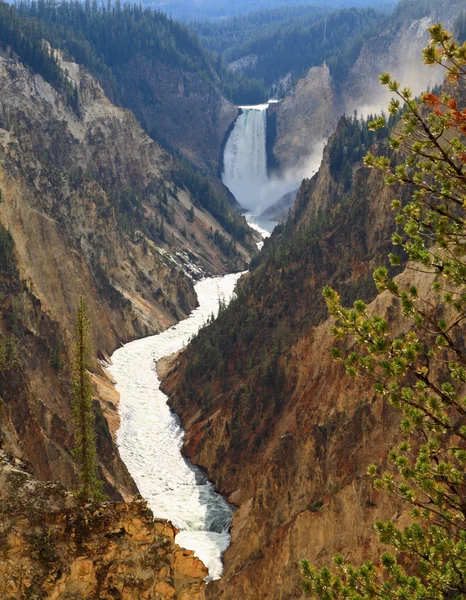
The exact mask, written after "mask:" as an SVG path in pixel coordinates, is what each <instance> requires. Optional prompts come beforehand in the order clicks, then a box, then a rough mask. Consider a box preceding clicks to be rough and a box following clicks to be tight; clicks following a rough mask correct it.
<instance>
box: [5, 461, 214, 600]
mask: <svg viewBox="0 0 466 600" xmlns="http://www.w3.org/2000/svg"><path fill="white" fill-rule="evenodd" d="M0 484H1V485H0V526H1V528H2V540H1V550H2V561H1V562H0V594H1V597H2V598H3V599H4V600H14V599H17V598H44V599H45V598H48V599H50V600H60V599H64V598H74V599H75V600H78V599H83V600H89V599H90V598H99V600H104V599H105V600H107V599H108V600H111V599H115V598H126V599H130V598H134V599H136V598H148V599H155V598H157V599H159V600H169V599H170V600H171V599H173V600H188V599H190V600H203V599H204V598H205V594H204V590H205V582H204V578H205V576H206V573H207V571H206V568H205V567H204V565H203V564H202V563H201V561H200V560H199V559H198V558H196V557H194V555H193V552H191V551H189V550H183V549H182V548H180V547H179V546H177V545H176V544H175V542H174V538H175V534H176V530H175V528H174V527H173V526H172V525H171V524H170V523H168V522H167V521H161V520H157V521H154V520H153V517H152V513H151V512H150V510H148V508H147V506H146V504H145V502H144V501H142V500H136V501H134V502H132V503H131V504H123V503H105V504H102V505H100V506H92V505H87V506H84V507H82V506H78V505H77V504H76V499H75V498H73V496H72V495H71V494H70V493H69V491H67V490H66V488H65V487H64V486H62V485H60V484H57V483H41V482H39V481H37V480H36V479H34V478H33V477H32V476H31V474H30V473H29V471H28V465H27V464H26V463H24V462H23V461H20V460H19V459H14V458H13V457H12V456H9V455H7V454H6V453H5V452H3V451H1V450H0Z"/></svg>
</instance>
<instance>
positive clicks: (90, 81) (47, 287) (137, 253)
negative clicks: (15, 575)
mask: <svg viewBox="0 0 466 600" xmlns="http://www.w3.org/2000/svg"><path fill="white" fill-rule="evenodd" d="M61 65H62V68H63V69H64V70H66V71H67V72H68V74H69V77H70V78H71V80H72V81H73V82H74V84H75V85H77V88H78V95H79V102H78V106H76V107H74V108H71V107H70V106H69V105H68V104H67V103H66V102H65V101H64V99H63V98H62V97H61V95H60V94H59V93H58V92H57V91H56V90H55V89H54V88H53V87H51V86H50V85H49V84H48V83H46V82H45V81H44V80H43V79H42V78H41V77H40V76H38V75H35V74H33V73H31V71H30V70H29V69H28V68H27V67H26V66H25V65H23V64H22V63H21V62H20V61H19V60H17V59H16V58H15V57H14V56H12V53H9V54H2V55H1V56H0V86H1V89H2V96H1V99H0V189H1V203H0V223H1V236H0V237H1V238H2V240H3V242H2V248H1V250H2V261H1V263H2V269H1V273H0V280H1V281H0V285H1V288H2V289H1V292H2V295H1V301H0V309H1V315H0V332H1V337H2V352H3V353H6V354H8V356H9V359H8V361H6V363H5V365H3V367H2V368H1V369H0V370H1V371H2V373H0V378H1V382H0V396H1V397H2V399H3V409H2V415H1V421H0V432H1V439H2V444H3V445H4V447H5V448H6V449H8V450H10V451H12V452H14V453H16V454H17V455H19V456H22V457H24V458H26V459H28V460H30V461H31V463H32V465H33V468H34V473H35V475H37V476H38V477H40V478H42V479H51V478H53V479H59V480H61V481H62V482H63V483H66V484H69V485H72V484H73V482H74V480H75V475H74V469H73V461H72V459H71V454H70V450H71V448H72V446H73V428H72V420H71V418H70V389H69V360H70V357H69V352H68V350H69V344H70V340H71V336H72V331H73V327H74V314H75V310H76V303H77V300H78V299H79V296H80V295H82V296H83V297H84V299H85V301H86V304H87V307H88V312H89V316H90V319H91V324H92V342H93V348H94V353H95V356H96V358H97V357H99V358H102V357H104V356H105V355H107V354H110V353H111V352H112V351H113V350H114V349H115V348H116V347H117V346H118V345H119V344H121V343H122V342H125V341H128V340H130V339H134V338H135V337H140V336H143V335H147V334H150V333H154V332H157V331H160V330H161V329H164V328H166V327H167V326H169V325H171V324H173V323H174V322H176V321H178V320H179V319H181V318H183V317H185V316H186V315H187V314H188V313H189V312H190V311H191V309H192V308H193V307H194V306H195V304H196V297H195V293H194V289H193V277H194V278H196V277H199V276H200V275H202V274H206V273H212V274H220V273H224V272H227V271H231V270H235V269H237V268H238V269H241V268H244V265H245V264H246V263H247V261H248V260H249V255H250V250H252V249H253V246H254V243H253V239H252V237H251V234H250V233H249V232H248V228H247V226H246V223H245V221H244V219H243V218H242V217H239V216H238V215H236V214H235V213H234V211H233V210H232V209H231V208H230V207H228V203H227V201H226V200H225V199H221V198H220V197H217V196H215V194H214V193H213V192H212V190H211V189H210V188H209V186H208V184H207V183H206V182H205V181H204V180H202V179H201V180H199V179H195V178H194V179H192V178H193V177H194V176H192V175H189V176H190V177H191V180H189V177H188V182H187V183H186V184H185V183H184V180H183V178H182V176H181V175H182V169H181V166H180V164H179V162H178V161H177V160H176V159H175V158H174V157H173V156H171V155H170V154H168V152H166V151H165V150H163V149H162V148H161V147H160V146H159V145H158V144H157V143H155V142H154V141H153V140H152V139H151V138H150V137H149V136H148V135H147V134H146V133H145V132H144V130H143V129H142V128H141V126H140V125H139V123H138V122H137V120H136V118H135V117H134V115H133V114H132V113H131V112H130V111H128V110H123V109H121V108H118V107H116V106H114V105H113V104H112V103H111V102H110V101H109V100H108V98H107V97H106V96H105V94H104V92H103V90H102V88H101V87H100V85H99V84H98V83H97V81H96V80H95V79H94V78H92V77H91V76H90V75H89V73H88V72H87V71H86V70H85V69H83V68H81V67H80V66H78V65H76V64H74V63H70V62H64V61H62V62H61ZM175 180H176V182H177V183H175ZM193 181H194V184H193ZM199 181H200V182H201V183H199ZM201 184H202V185H201ZM195 185H197V186H198V188H199V190H200V191H201V193H200V194H199V191H197V192H196V188H195ZM202 186H203V187H202ZM190 190H191V191H190ZM192 190H195V191H194V192H193V191H192ZM205 198H210V200H211V204H212V206H213V207H214V209H215V213H216V216H217V218H215V217H214V216H213V215H212V213H211V212H209V211H208V210H207V208H206V207H205ZM202 202H204V205H203V204H202ZM219 220H220V221H222V223H223V225H222V224H221V223H220V222H219ZM224 227H226V228H228V231H227V230H226V229H225V228H224ZM230 232H235V233H236V235H240V236H241V237H242V240H239V239H237V240H233V237H232V233H230ZM94 370H95V371H96V373H99V370H100V365H99V364H98V362H97V360H95V363H94ZM104 388H105V385H104ZM96 410H97V413H98V418H97V422H98V429H99V435H98V449H99V457H100V464H101V476H102V477H103V478H104V479H105V480H106V482H107V486H106V492H107V493H108V494H110V495H112V496H116V497H117V496H118V494H119V492H117V489H119V490H120V492H121V493H123V494H129V495H131V494H132V493H134V492H135V488H134V484H133V483H132V481H131V479H130V478H129V476H128V475H127V473H126V470H125V468H124V466H123V464H122V463H121V461H120V460H119V458H118V455H117V452H116V450H115V447H114V445H113V441H112V436H111V433H110V431H109V428H108V425H107V420H106V417H105V415H107V416H109V417H110V416H111V414H112V411H113V410H114V404H113V402H110V401H109V402H106V401H105V400H103V399H102V402H101V406H100V407H99V406H97V405H96ZM112 420H113V424H114V426H116V421H115V417H114V416H113V417H112ZM113 428H114V427H113ZM113 428H112V429H113Z"/></svg>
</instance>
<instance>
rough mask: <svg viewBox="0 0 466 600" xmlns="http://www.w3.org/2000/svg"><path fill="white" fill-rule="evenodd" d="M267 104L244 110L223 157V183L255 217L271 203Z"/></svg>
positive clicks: (246, 107)
mask: <svg viewBox="0 0 466 600" xmlns="http://www.w3.org/2000/svg"><path fill="white" fill-rule="evenodd" d="M267 106H268V105H267V104H260V105H258V106H243V107H240V108H241V109H242V111H243V112H242V114H241V115H240V116H239V117H238V119H237V121H236V123H235V126H234V128H233V131H232V132H231V134H230V137H229V138H228V140H227V143H226V146H225V152H224V155H223V163H224V171H223V175H222V181H223V183H224V184H225V185H226V186H227V187H228V188H229V189H230V191H231V193H232V194H233V195H234V196H235V198H236V199H237V200H238V202H239V203H240V204H241V206H243V207H244V208H246V209H248V210H250V211H251V212H253V213H256V212H257V211H258V210H260V209H262V208H263V207H264V204H265V203H268V199H267V196H266V188H267V183H268V177H267V153H266V133H267Z"/></svg>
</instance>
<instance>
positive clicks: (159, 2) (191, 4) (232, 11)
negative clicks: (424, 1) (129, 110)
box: [144, 0, 396, 22]
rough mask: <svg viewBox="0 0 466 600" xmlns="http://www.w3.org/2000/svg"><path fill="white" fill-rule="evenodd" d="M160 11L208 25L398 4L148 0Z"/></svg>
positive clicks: (386, 0) (391, 0) (374, 0)
mask: <svg viewBox="0 0 466 600" xmlns="http://www.w3.org/2000/svg"><path fill="white" fill-rule="evenodd" d="M144 4H145V5H146V6H150V7H152V8H155V9H157V10H162V11H164V12H165V13H167V14H169V15H172V16H173V17H175V18H178V19H181V20H183V21H188V22H189V21H206V20H215V19H220V18H224V17H231V16H235V15H242V14H247V13H251V12H254V11H261V10H266V9H267V10H268V9H271V8H281V7H285V6H286V7H287V8H289V7H298V6H299V7H302V6H313V7H318V8H322V7H325V8H330V9H336V8H349V7H377V8H380V9H383V10H386V11H389V10H391V9H392V8H393V6H394V5H395V4H396V0H237V1H236V2H230V1H229V0H200V1H195V0H166V1H163V0H147V1H146V2H144Z"/></svg>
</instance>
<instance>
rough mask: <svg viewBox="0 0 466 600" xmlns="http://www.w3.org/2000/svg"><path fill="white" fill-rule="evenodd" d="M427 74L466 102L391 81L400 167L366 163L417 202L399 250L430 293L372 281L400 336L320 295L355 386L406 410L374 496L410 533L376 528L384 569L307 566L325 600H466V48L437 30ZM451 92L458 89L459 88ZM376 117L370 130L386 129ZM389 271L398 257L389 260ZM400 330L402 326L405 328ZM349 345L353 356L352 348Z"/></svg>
mask: <svg viewBox="0 0 466 600" xmlns="http://www.w3.org/2000/svg"><path fill="white" fill-rule="evenodd" d="M429 31H430V37H431V42H430V45H429V46H428V47H427V48H426V49H425V50H424V61H425V62H426V64H441V65H443V66H444V67H445V68H446V70H447V73H448V76H449V80H450V85H454V84H455V83H458V82H459V83H460V85H459V87H458V88H457V89H458V91H459V93H458V94H457V95H458V98H454V97H452V96H449V95H447V94H443V95H441V96H437V95H436V94H432V93H426V94H424V95H423V96H422V97H421V101H420V103H419V102H418V101H416V100H415V99H414V98H413V95H412V93H411V91H410V90H409V89H408V88H401V87H400V84H399V83H398V82H397V81H395V80H393V79H392V78H391V77H390V75H389V74H387V73H385V74H383V75H382V76H381V82H382V83H383V84H384V85H386V86H387V87H388V89H389V90H390V91H391V92H392V93H393V94H394V95H395V97H394V98H393V99H392V101H391V103H390V107H389V111H390V114H391V115H400V114H401V126H400V127H397V128H396V129H395V131H394V134H393V135H392V138H391V140H390V146H391V148H392V150H393V151H395V152H396V153H398V154H397V156H398V157H400V159H401V160H399V161H398V165H397V166H396V167H395V168H394V169H393V168H392V166H391V165H392V162H391V158H390V157H386V156H382V157H375V156H372V155H370V154H368V155H367V156H366V160H365V162H366V165H367V166H369V167H372V168H378V169H380V170H381V171H382V172H383V173H384V175H385V182H386V183H387V184H388V185H402V186H403V185H409V186H412V188H413V190H414V193H413V196H412V198H411V200H410V201H408V202H407V203H402V202H401V201H399V200H395V201H394V202H393V205H392V208H393V209H394V211H395V212H396V218H395V222H396V224H397V226H398V231H397V232H396V233H395V234H394V236H393V242H394V244H395V245H396V246H400V247H401V248H402V249H403V251H404V253H405V255H407V257H408V258H409V260H410V263H409V265H408V270H407V271H406V274H405V277H406V276H407V275H408V274H409V273H410V272H416V271H417V272H419V271H420V272H422V273H424V275H423V277H425V278H426V280H425V281H424V283H426V282H427V281H429V279H430V280H431V282H432V286H431V291H430V292H429V293H427V294H424V295H423V294H422V293H421V291H420V290H419V289H418V288H417V287H416V286H415V285H413V284H412V283H403V281H404V279H393V278H391V277H390V276H389V274H388V270H387V269H386V268H379V269H377V270H376V272H375V273H374V279H375V282H376V285H377V288H378V290H379V291H380V292H386V293H387V292H388V293H389V294H392V296H393V297H394V298H395V300H394V305H397V306H399V309H400V319H399V320H398V322H397V325H398V327H399V326H402V327H403V331H402V332H401V333H400V332H399V331H397V332H392V331H391V328H390V324H389V322H388V321H387V319H386V318H384V317H383V316H380V315H377V314H372V313H371V311H370V310H369V309H368V307H367V306H366V305H365V304H364V302H362V301H360V300H358V301H356V302H355V303H354V306H353V308H351V309H348V308H344V307H343V306H342V305H341V302H340V298H339V295H338V294H337V292H336V291H334V290H332V289H331V288H326V289H325V290H324V295H325V298H326V301H327V305H328V307H329V311H330V313H331V314H332V316H333V317H334V318H335V326H334V327H333V333H334V335H335V336H336V338H337V339H338V340H341V344H340V346H339V347H337V348H335V349H334V351H333V354H334V358H335V359H336V360H339V361H342V362H343V363H344V364H345V366H346V370H347V372H348V374H349V375H350V376H363V377H367V378H369V379H370V380H371V381H374V382H375V390H376V392H377V393H378V394H379V395H380V396H382V397H384V398H386V399H387V400H388V402H389V403H390V404H391V405H392V406H394V407H396V408H397V409H399V410H400V411H401V412H402V417H403V418H402V425H401V432H402V436H403V439H402V441H401V443H400V444H399V445H398V447H396V448H394V449H393V450H392V451H391V452H390V454H389V461H390V462H391V464H392V466H393V467H392V469H391V470H390V471H389V472H388V473H385V474H383V473H382V474H379V473H378V467H377V466H375V465H374V466H371V467H369V474H370V475H372V476H374V477H375V485H376V488H377V489H384V490H386V491H388V492H389V493H392V494H394V495H395V496H396V497H398V498H401V499H402V500H404V502H405V503H406V506H407V508H409V509H410V510H411V516H412V519H413V520H412V523H411V524H410V525H409V526H407V527H406V528H404V529H400V528H398V527H397V526H396V525H395V524H394V523H393V522H392V521H388V522H382V521H379V522H377V523H376V525H375V529H376V531H377V534H378V536H379V539H380V541H381V542H383V543H384V544H387V545H389V546H390V547H391V552H385V553H384V554H382V556H381V557H380V563H379V564H374V563H372V562H369V561H368V562H366V563H365V564H364V565H362V566H359V567H355V566H353V565H349V564H347V563H345V562H344V560H343V558H342V556H340V555H338V556H336V557H335V559H334V562H335V570H336V574H335V573H332V571H331V570H330V569H329V568H323V569H320V570H318V569H316V568H313V567H311V566H310V565H309V563H308V562H306V561H304V562H303V563H302V564H301V568H302V573H303V586H304V589H305V590H306V592H308V594H309V595H311V596H312V597H313V598H320V599H322V600H340V599H347V600H368V599H369V598H371V599H373V598H377V599H379V600H405V599H406V600H447V599H448V600H460V599H463V600H464V598H466V397H465V388H466V346H465V336H464V322H465V319H466V260H465V259H466V144H465V138H464V135H465V133H466V108H465V107H464V106H463V108H461V107H460V106H459V104H460V102H461V101H463V103H464V98H465V94H464V84H465V83H466V43H465V44H463V45H462V46H461V45H459V44H458V43H457V42H455V41H454V40H453V39H452V36H451V34H450V33H448V32H447V31H445V30H444V29H443V27H442V25H441V24H438V25H434V26H432V27H430V28H429ZM452 89H454V88H452ZM385 124H386V123H385V119H384V118H380V119H377V120H376V121H375V122H374V123H373V124H372V127H373V129H378V128H379V127H383V126H385ZM390 262H391V264H392V265H395V266H397V265H400V264H401V260H400V257H399V256H397V255H396V254H391V255H390ZM403 324H404V325H403ZM348 347H350V351H349V352H348V350H347V348H348Z"/></svg>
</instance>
